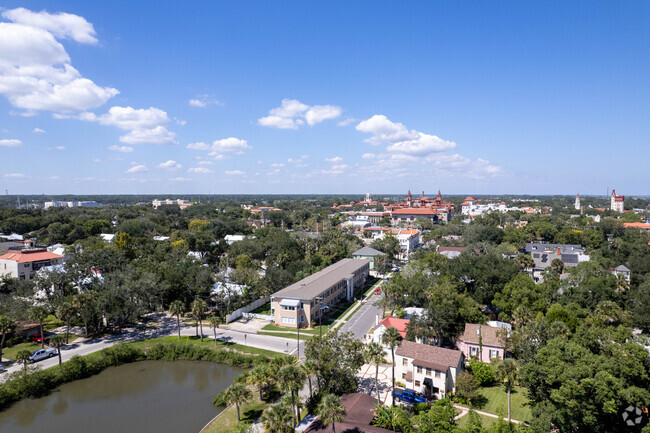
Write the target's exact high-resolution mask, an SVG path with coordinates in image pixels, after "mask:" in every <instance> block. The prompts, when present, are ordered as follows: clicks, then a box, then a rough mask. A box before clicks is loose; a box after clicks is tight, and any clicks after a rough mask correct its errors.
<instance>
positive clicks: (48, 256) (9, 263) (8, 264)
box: [0, 249, 63, 280]
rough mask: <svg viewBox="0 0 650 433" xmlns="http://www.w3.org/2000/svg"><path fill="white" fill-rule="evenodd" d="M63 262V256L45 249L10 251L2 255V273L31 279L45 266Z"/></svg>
mask: <svg viewBox="0 0 650 433" xmlns="http://www.w3.org/2000/svg"><path fill="white" fill-rule="evenodd" d="M60 264H63V256H60V255H58V254H54V253H51V252H49V251H47V250H44V249H32V250H22V251H9V252H8V253H6V254H3V255H2V256H0V275H9V276H11V277H13V278H18V279H20V280H31V279H32V278H33V277H34V274H35V273H36V271H38V270H39V269H41V268H42V267H44V266H52V265H60Z"/></svg>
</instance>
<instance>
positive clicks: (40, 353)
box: [29, 348, 56, 362]
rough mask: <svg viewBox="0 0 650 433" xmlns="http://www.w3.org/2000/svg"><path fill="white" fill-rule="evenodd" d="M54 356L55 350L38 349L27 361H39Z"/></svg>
mask: <svg viewBox="0 0 650 433" xmlns="http://www.w3.org/2000/svg"><path fill="white" fill-rule="evenodd" d="M54 355H56V349H54V348H50V349H38V350H35V351H33V352H32V355H31V356H30V357H29V360H30V361H32V362H37V361H41V360H43V359H47V358H51V357H53V356H54Z"/></svg>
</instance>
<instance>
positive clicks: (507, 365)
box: [494, 358, 519, 421]
mask: <svg viewBox="0 0 650 433" xmlns="http://www.w3.org/2000/svg"><path fill="white" fill-rule="evenodd" d="M494 372H495V374H496V377H497V379H498V380H499V381H501V382H503V383H504V384H505V385H506V388H507V390H508V421H510V391H511V389H512V384H513V383H514V382H515V381H516V380H517V376H518V374H519V365H518V364H517V361H515V360H514V359H512V358H507V359H503V360H501V361H499V362H498V363H497V365H496V368H495V369H494Z"/></svg>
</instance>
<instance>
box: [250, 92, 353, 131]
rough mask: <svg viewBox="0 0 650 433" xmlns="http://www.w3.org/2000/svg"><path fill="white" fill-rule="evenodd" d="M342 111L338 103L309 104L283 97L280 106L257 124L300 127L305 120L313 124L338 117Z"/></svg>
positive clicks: (274, 126) (276, 126)
mask: <svg viewBox="0 0 650 433" xmlns="http://www.w3.org/2000/svg"><path fill="white" fill-rule="evenodd" d="M341 112H342V109H341V107H339V106H336V105H313V106H309V105H307V104H303V103H302V102H300V101H298V100H297V99H283V100H282V103H281V104H280V106H279V107H277V108H273V109H272V110H270V111H269V115H268V116H266V117H262V118H260V119H258V120H257V124H258V125H261V126H269V127H273V128H279V129H298V127H299V126H301V125H304V124H305V122H307V124H308V125H310V126H313V125H316V124H318V123H321V122H322V121H324V120H328V119H336V118H337V117H339V116H340V115H341Z"/></svg>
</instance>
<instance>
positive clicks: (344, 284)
mask: <svg viewBox="0 0 650 433" xmlns="http://www.w3.org/2000/svg"><path fill="white" fill-rule="evenodd" d="M369 273H370V260H369V259H343V260H340V261H338V262H336V263H334V264H333V265H330V266H328V267H326V268H325V269H322V270H320V271H318V272H316V273H315V274H312V275H310V276H308V277H307V278H303V279H302V280H300V281H298V282H297V283H294V284H292V285H290V286H288V287H285V288H284V289H282V290H280V291H278V292H276V293H274V294H273V295H272V296H271V310H272V315H273V316H274V318H275V324H276V325H279V326H286V327H290V328H298V327H301V328H304V327H311V326H313V323H314V322H316V324H317V323H318V320H319V318H320V317H321V315H325V314H326V313H327V310H328V309H330V308H332V307H333V306H334V305H336V304H337V303H339V302H341V301H342V300H343V299H346V300H352V299H353V298H354V296H355V295H356V294H357V293H358V292H359V290H360V289H361V287H363V285H364V284H365V282H366V279H367V278H368V274H369Z"/></svg>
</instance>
